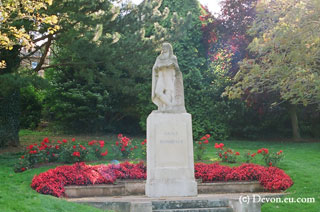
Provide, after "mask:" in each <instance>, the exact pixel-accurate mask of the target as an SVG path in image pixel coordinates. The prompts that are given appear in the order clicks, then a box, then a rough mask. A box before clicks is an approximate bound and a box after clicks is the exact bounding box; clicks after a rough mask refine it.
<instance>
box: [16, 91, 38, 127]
mask: <svg viewBox="0 0 320 212" xmlns="http://www.w3.org/2000/svg"><path fill="white" fill-rule="evenodd" d="M40 92H41V91H39V90H37V89H36V88H35V87H33V86H28V87H25V88H21V89H20V95H21V97H20V99H21V101H20V107H21V116H20V128H22V129H35V128H36V127H37V126H38V124H39V123H40V119H41V117H42V113H41V112H42V94H41V93H40Z"/></svg>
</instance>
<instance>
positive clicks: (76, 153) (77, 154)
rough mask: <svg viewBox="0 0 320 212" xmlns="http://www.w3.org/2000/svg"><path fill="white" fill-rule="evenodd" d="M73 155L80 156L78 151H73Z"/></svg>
mask: <svg viewBox="0 0 320 212" xmlns="http://www.w3.org/2000/svg"><path fill="white" fill-rule="evenodd" d="M72 155H73V156H76V157H80V152H74V153H72Z"/></svg>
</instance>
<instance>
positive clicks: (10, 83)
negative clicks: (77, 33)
mask: <svg viewBox="0 0 320 212" xmlns="http://www.w3.org/2000/svg"><path fill="white" fill-rule="evenodd" d="M51 4H52V0H39V1H38V0H37V1H36V0H28V1H27V0H21V1H11V0H4V1H1V2H0V14H1V19H0V25H1V31H0V146H5V145H14V146H17V145H19V136H18V132H19V115H20V105H19V103H20V102H19V98H20V90H19V89H20V88H21V87H22V86H26V85H27V84H29V83H30V82H34V81H35V80H36V81H38V79H37V78H36V77H33V74H30V73H29V74H27V72H26V71H22V70H18V68H19V65H20V62H21V59H22V58H21V56H20V50H21V48H22V47H24V48H26V49H32V48H33V47H35V45H36V42H37V40H38V39H37V38H35V36H36V34H37V32H39V33H43V34H46V36H47V37H51V36H52V33H54V32H55V31H56V30H58V29H59V26H58V25H57V22H58V20H57V16H55V15H54V14H48V13H47V12H48V11H47V8H48V7H49V6H50V5H51ZM35 48H36V49H37V47H35ZM43 57H44V56H43ZM33 73H34V72H33Z"/></svg>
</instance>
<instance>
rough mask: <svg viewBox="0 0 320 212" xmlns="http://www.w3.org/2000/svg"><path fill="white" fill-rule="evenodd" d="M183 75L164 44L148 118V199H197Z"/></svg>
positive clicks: (157, 64) (169, 46) (174, 58)
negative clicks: (169, 197)
mask: <svg viewBox="0 0 320 212" xmlns="http://www.w3.org/2000/svg"><path fill="white" fill-rule="evenodd" d="M182 79H183V78H182V73H181V71H180V69H179V65H178V61H177V57H176V56H175V55H174V54H173V50H172V46H171V45H170V44H169V43H164V44H163V45H162V51H161V54H160V55H159V56H158V57H157V59H156V62H155V64H154V66H153V69H152V91H151V92H152V94H151V97H152V102H153V103H154V104H155V105H157V106H158V110H154V111H152V113H151V114H150V115H149V116H148V118H147V140H148V143H147V182H146V195H147V196H149V197H168V196H195V195H197V183H196V182H195V179H194V161H193V141H192V122H191V115H190V114H189V113H187V112H186V109H185V105H184V88H183V80H182Z"/></svg>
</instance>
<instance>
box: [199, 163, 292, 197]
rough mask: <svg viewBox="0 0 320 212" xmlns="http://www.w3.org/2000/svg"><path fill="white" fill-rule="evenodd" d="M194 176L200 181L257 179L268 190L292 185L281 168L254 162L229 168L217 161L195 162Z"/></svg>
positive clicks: (281, 188)
mask: <svg viewBox="0 0 320 212" xmlns="http://www.w3.org/2000/svg"><path fill="white" fill-rule="evenodd" d="M195 177H196V178H197V179H201V180H202V182H216V181H253V180H257V181H259V182H260V184H261V185H262V186H263V187H264V188H265V189H266V190H269V191H275V190H286V189H288V188H289V187H291V186H292V185H293V181H292V180H291V178H290V177H289V176H288V175H287V174H286V173H285V172H284V171H283V170H281V169H279V168H277V167H264V166H260V165H256V164H242V165H241V166H238V167H232V168H231V167H228V166H222V165H220V164H218V163H214V164H204V163H197V164H196V165H195Z"/></svg>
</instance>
